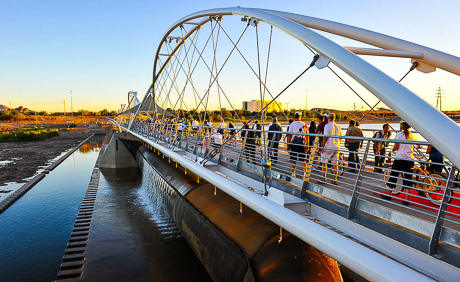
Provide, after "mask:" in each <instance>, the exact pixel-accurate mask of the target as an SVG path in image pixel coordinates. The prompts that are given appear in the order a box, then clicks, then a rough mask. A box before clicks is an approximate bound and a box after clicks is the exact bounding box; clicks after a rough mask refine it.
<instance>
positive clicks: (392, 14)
mask: <svg viewBox="0 0 460 282" xmlns="http://www.w3.org/2000/svg"><path fill="white" fill-rule="evenodd" d="M175 3H177V5H176V8H175V9H171V6H170V5H169V3H145V2H143V1H132V2H130V3H125V2H123V1H102V2H100V3H94V2H92V1H87V0H85V1H81V2H78V3H73V2H61V1H57V0H53V1H48V2H46V3H37V2H34V1H30V0H24V1H14V2H4V3H1V4H0V8H1V9H0V15H1V17H0V23H1V25H0V35H1V36H2V38H3V39H4V40H5V42H8V44H3V45H1V46H0V61H2V65H0V101H1V102H0V104H3V105H6V106H8V107H10V106H11V107H12V108H17V107H19V106H24V107H27V108H29V109H31V110H35V111H47V112H64V103H65V111H66V112H70V108H71V103H72V104H73V109H74V112H75V111H78V110H80V109H85V110H88V111H100V110H101V109H104V108H105V109H107V110H109V111H112V110H115V111H116V110H118V109H119V108H120V105H121V104H123V103H126V102H127V93H128V92H129V91H137V92H138V93H139V94H138V95H139V99H140V100H142V98H143V97H144V93H145V92H146V91H147V89H148V87H149V85H150V83H151V80H152V68H153V59H154V54H155V51H156V48H157V46H158V42H159V40H160V39H161V37H162V36H163V34H164V33H165V32H166V30H167V29H168V28H169V27H170V26H171V25H172V24H173V23H174V22H176V21H177V20H178V19H180V18H182V17H184V16H186V15H188V14H190V13H193V12H196V11H200V10H205V9H209V8H214V7H216V6H218V7H219V6H220V7H231V6H233V7H234V6H237V3H235V2H234V1H228V0H224V1H221V2H219V3H218V5H216V3H215V2H212V1H176V2H175ZM244 4H245V5H244V6H246V7H260V8H267V9H273V10H281V11H287V12H294V13H298V14H304V15H308V16H313V17H319V18H323V19H327V20H332V21H336V22H340V23H344V24H349V25H353V26H357V27H361V28H365V29H369V30H372V31H375V32H379V33H383V34H387V35H390V36H394V37H398V38H402V39H405V40H408V41H411V42H414V43H417V44H420V45H424V46H428V47H430V48H433V49H437V50H440V51H442V52H446V53H449V54H453V55H456V54H458V45H459V44H460V39H459V38H457V37H455V36H451V31H452V30H457V29H458V27H459V23H458V20H457V15H456V14H455V11H457V10H459V8H460V3H457V2H455V1H450V0H443V1H438V2H436V3H432V2H430V1H427V0H422V1H415V0H411V1H405V2H403V3H400V2H398V1H396V0H391V1H375V2H372V3H367V2H366V3H343V1H338V0H334V1H327V2H322V3H316V4H315V5H310V4H308V3H299V2H297V1H283V3H279V2H277V1H274V0H269V1H265V2H264V3H260V2H259V1H252V0H250V1H246V2H245V3H244ZM414 5H415V6H417V10H418V12H419V13H420V14H424V15H430V14H434V15H436V14H442V15H443V19H442V20H443V21H442V22H436V21H412V22H410V21H409V22H408V20H407V17H408V16H407V13H406V11H408V10H410V9H411V8H413V7H414ZM108 7H109V9H108ZM394 7H398V9H394ZM127 14H129V15H131V14H135V15H136V17H134V18H133V17H127ZM280 36H281V35H280ZM328 37H329V36H328ZM280 38H281V39H280ZM277 40H278V41H276V44H277V45H278V47H279V48H281V49H283V48H285V45H283V37H277ZM334 40H335V39H334ZM335 41H336V42H338V43H340V44H342V45H344V46H347V44H349V42H348V41H341V40H335ZM274 44H275V43H274ZM274 47H275V46H274ZM290 48H292V52H290V53H293V54H294V53H295V54H297V53H298V52H299V53H300V51H299V50H300V49H296V48H299V47H295V46H290ZM291 57H292V56H291ZM252 59H253V57H252ZM366 60H368V61H370V62H371V63H372V64H374V65H376V66H377V67H378V68H379V69H381V70H383V71H384V72H385V73H387V74H389V75H390V76H391V77H393V78H394V79H395V80H398V79H399V78H400V77H401V76H402V74H404V73H405V72H406V71H407V68H408V67H407V65H408V63H410V62H409V59H393V60H389V61H385V62H383V60H380V58H371V59H368V57H366ZM399 66H402V68H397V67H399ZM312 76H313V77H314V79H315V80H318V81H319V82H320V83H322V84H320V86H308V87H304V86H302V87H303V88H302V87H301V86H295V87H293V89H292V93H295V95H291V93H288V94H289V95H286V96H285V97H284V98H283V97H281V98H280V100H283V101H285V102H288V103H289V107H290V108H297V109H299V108H300V109H303V108H305V106H304V103H305V102H303V101H304V99H305V98H303V99H302V100H300V99H297V98H295V97H294V96H296V95H297V96H300V97H304V96H305V94H304V93H305V89H307V90H308V105H309V106H308V108H309V109H311V108H315V107H319V108H334V109H338V110H343V111H346V110H350V109H352V108H353V104H354V103H355V104H356V108H359V109H361V107H362V106H364V109H363V110H366V109H368V107H367V106H365V104H364V103H363V102H362V101H360V100H359V99H358V98H356V97H351V98H343V96H345V94H347V95H348V93H347V91H346V89H345V90H344V88H339V87H343V86H338V85H336V84H333V85H329V80H330V78H328V77H325V78H324V77H323V78H319V77H318V78H317V76H316V73H314V74H312ZM240 79H241V84H243V83H244V82H245V81H244V78H240ZM277 83H278V82H277V81H276V80H274V85H273V87H274V88H276V87H278V88H279V87H280V85H277ZM402 84H403V85H404V86H406V87H407V88H409V89H411V90H412V91H413V92H414V93H416V94H417V95H419V96H420V97H422V98H423V99H424V100H426V101H427V102H428V103H430V104H431V105H432V106H433V107H434V106H435V104H436V98H435V93H436V90H437V88H438V87H441V88H442V89H443V90H444V93H445V97H443V111H455V109H460V95H458V94H457V93H459V92H460V91H459V90H460V78H458V77H457V76H455V75H452V74H450V73H447V72H445V71H443V70H439V69H438V70H436V71H435V72H434V73H430V74H423V73H420V72H418V71H414V72H413V73H412V74H411V75H410V76H409V77H408V78H406V79H405V80H404V81H403V83H402ZM323 85H327V86H329V87H330V89H328V90H327V92H325V90H324V89H322V86H323ZM231 87H234V85H232V86H231ZM231 87H230V88H231ZM71 91H72V95H71V94H70V92H71ZM359 91H362V90H359ZM363 92H366V91H363ZM237 93H239V94H238V95H240V96H243V95H246V96H245V97H244V98H240V97H235V102H236V105H237V106H236V108H240V107H241V104H242V102H243V100H252V99H257V98H258V97H257V96H258V94H259V93H258V92H257V93H256V92H253V91H252V92H247V91H240V92H237ZM338 93H340V94H338ZM360 93H361V92H360ZM365 94H367V93H365ZM326 95H327V97H328V98H327V99H326V101H324V99H323V97H324V96H326ZM71 96H72V102H71ZM348 97H350V96H348ZM367 98H369V99H370V100H372V101H374V100H375V97H372V96H369V95H368V97H366V99H367ZM64 101H65V102H64ZM300 101H301V102H300ZM331 101H332V102H331ZM375 101H376V100H375ZM238 104H239V105H238ZM210 107H211V108H212V109H218V107H217V104H214V105H213V104H210ZM227 108H228V107H227Z"/></svg>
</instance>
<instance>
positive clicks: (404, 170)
mask: <svg viewBox="0 0 460 282" xmlns="http://www.w3.org/2000/svg"><path fill="white" fill-rule="evenodd" d="M400 128H401V131H400V132H398V133H396V136H395V140H407V141H418V140H417V139H416V138H415V137H414V135H413V134H412V133H411V132H410V130H409V129H410V128H411V127H410V125H409V124H408V123H407V122H405V121H401V122H400ZM414 147H416V148H418V149H420V147H421V146H420V145H413V144H404V143H395V144H394V146H393V149H392V151H393V152H396V156H395V161H394V162H393V166H392V167H391V174H390V179H389V180H388V182H387V183H386V187H387V189H389V190H390V191H391V190H394V189H395V188H396V181H397V177H399V175H400V174H402V175H403V176H404V180H403V189H402V190H403V191H406V193H405V194H406V195H405V199H404V200H403V202H402V203H403V204H405V205H409V201H408V200H409V194H410V187H412V186H413V185H414V182H413V181H412V173H411V172H412V167H413V166H414ZM380 197H382V198H384V199H386V200H391V197H390V196H388V195H385V194H380Z"/></svg>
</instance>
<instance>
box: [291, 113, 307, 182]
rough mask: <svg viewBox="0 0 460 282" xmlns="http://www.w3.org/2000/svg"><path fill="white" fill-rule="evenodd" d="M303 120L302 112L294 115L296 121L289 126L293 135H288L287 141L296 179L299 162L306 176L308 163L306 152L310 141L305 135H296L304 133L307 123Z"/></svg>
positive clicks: (293, 175)
mask: <svg viewBox="0 0 460 282" xmlns="http://www.w3.org/2000/svg"><path fill="white" fill-rule="evenodd" d="M301 118H302V113H301V112H296V113H295V114H294V119H295V121H294V122H292V123H291V124H290V125H289V128H288V131H287V132H289V133H291V134H287V141H288V146H289V148H288V149H289V158H290V159H291V169H292V175H291V176H292V177H295V176H296V174H295V169H296V166H297V161H300V162H301V163H302V167H303V171H304V174H305V171H306V163H305V152H306V148H307V147H306V145H308V139H305V136H303V135H296V133H302V132H303V128H304V126H305V123H303V122H302V121H301V120H300V119H301Z"/></svg>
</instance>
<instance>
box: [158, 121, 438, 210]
mask: <svg viewBox="0 0 460 282" xmlns="http://www.w3.org/2000/svg"><path fill="white" fill-rule="evenodd" d="M335 118H336V116H335V114H334V113H330V114H325V115H323V116H320V117H318V120H317V122H315V121H311V122H310V123H309V124H308V125H307V124H305V123H304V122H302V113H301V112H296V113H295V114H294V119H290V120H289V126H288V127H287V130H286V132H285V133H284V132H283V128H282V126H281V125H280V123H279V121H278V118H277V117H276V116H275V117H273V118H272V120H271V122H270V124H269V125H268V132H267V135H266V137H267V139H266V140H265V141H266V143H264V141H263V138H262V136H263V134H264V131H263V128H262V125H261V124H260V123H259V121H258V120H255V121H254V122H253V124H250V123H246V122H245V123H243V125H242V127H241V129H238V128H237V127H235V126H234V125H233V124H232V122H229V123H225V121H224V120H221V122H220V123H219V124H218V125H217V126H214V124H213V123H212V122H211V121H210V120H204V122H203V126H202V128H203V129H202V130H200V127H201V126H200V123H199V122H198V121H197V120H192V121H189V120H185V119H184V120H176V119H165V120H164V121H163V122H160V121H159V120H158V121H157V124H160V125H161V124H162V126H161V127H162V128H163V130H170V131H171V132H176V138H177V139H178V140H180V139H181V137H182V136H183V135H184V134H189V133H188V132H191V134H192V135H195V136H196V138H197V140H198V139H200V142H199V143H198V144H200V145H206V146H207V145H209V144H210V145H211V146H210V148H211V149H220V148H221V147H222V145H223V144H224V142H226V141H231V142H234V143H233V144H235V146H236V142H237V139H238V137H237V135H238V133H240V137H241V144H242V146H243V148H242V156H243V158H245V159H246V161H247V162H248V163H252V164H256V165H259V164H261V158H262V157H263V155H262V153H261V155H260V156H259V150H258V149H260V151H262V148H264V149H266V152H267V155H268V158H269V161H270V162H271V164H272V165H276V164H277V163H278V161H279V152H278V151H279V149H280V146H281V144H283V143H285V144H286V150H287V151H288V154H289V161H290V164H291V176H292V177H297V176H301V174H297V173H296V170H297V167H299V166H300V167H301V168H302V170H303V176H304V177H305V176H306V170H307V162H308V161H309V160H310V158H311V156H312V155H314V154H315V155H316V156H319V158H320V165H321V170H322V175H321V177H320V179H319V181H320V182H325V181H327V179H326V171H327V167H328V165H330V166H332V170H331V171H332V182H331V183H332V184H336V183H337V177H338V171H339V167H338V160H339V154H340V152H341V151H342V150H341V147H340V146H341V145H340V144H341V139H343V138H342V137H341V136H343V134H342V129H341V128H340V126H339V125H338V124H337V123H336V122H335ZM189 129H190V131H188V130H189ZM199 132H201V133H200V134H201V135H200V136H198V133H199ZM305 133H310V134H314V135H310V136H308V135H306V134H305ZM344 136H345V137H344V139H345V142H344V143H345V147H346V148H347V149H348V153H349V154H348V161H347V162H342V163H341V165H342V166H343V165H344V164H347V165H348V172H349V173H356V172H357V171H358V170H359V169H360V166H361V160H360V158H359V153H358V152H359V150H360V149H361V148H362V147H363V142H364V139H363V132H362V130H361V129H360V128H359V122H358V121H355V120H350V121H349V126H348V128H347V131H346V133H345V135H344ZM391 136H392V134H391V131H390V126H389V125H388V124H384V125H383V127H382V130H378V131H377V132H375V134H374V136H373V138H375V139H379V140H374V141H371V142H372V145H373V146H372V150H373V155H374V159H375V160H374V170H373V172H374V173H382V172H383V168H384V164H385V158H386V153H387V148H388V147H389V142H388V141H384V139H387V140H388V139H390V138H391ZM394 139H395V140H406V141H416V138H415V137H414V136H413V134H412V133H411V132H410V125H409V124H408V123H407V122H404V121H402V122H401V123H400V132H397V133H396V135H395V138H394ZM201 140H203V141H201ZM283 140H284V142H283ZM263 143H264V144H263ZM415 147H417V146H415V145H412V144H407V143H394V146H393V148H392V150H391V151H392V152H394V153H395V155H394V162H393V165H392V168H391V176H390V178H389V180H388V182H387V183H386V186H387V188H388V189H389V191H392V189H395V186H396V180H397V178H398V177H399V175H402V176H403V177H404V182H403V187H405V188H406V189H410V187H412V186H413V182H412V174H411V169H412V167H413V166H414V155H413V152H414V148H415ZM427 153H428V154H429V161H430V162H431V164H430V165H429V166H428V170H429V171H431V172H438V173H439V172H441V170H442V163H443V161H444V157H443V155H442V154H441V153H440V152H439V151H438V150H437V149H436V148H435V147H432V146H429V147H428V149H427ZM408 194H409V193H407V194H406V197H408ZM383 197H384V198H388V196H385V195H383ZM406 200H407V199H406ZM404 203H407V201H404Z"/></svg>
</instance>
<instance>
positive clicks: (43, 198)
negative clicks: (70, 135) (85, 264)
mask: <svg viewBox="0 0 460 282" xmlns="http://www.w3.org/2000/svg"><path fill="white" fill-rule="evenodd" d="M102 138H103V137H102V136H95V137H93V139H92V140H91V141H92V142H98V143H99V144H101V142H102V140H103V139H102ZM95 140H97V141H95ZM97 157H98V152H97V151H92V152H88V153H82V152H80V151H78V150H77V151H75V152H74V153H73V156H72V157H69V158H67V159H66V160H65V161H64V162H63V163H62V164H60V165H59V166H58V167H57V168H56V169H55V170H53V171H52V172H51V173H50V174H49V175H47V176H46V177H45V178H44V179H43V180H42V181H41V182H39V183H38V184H37V185H36V186H35V187H33V188H32V189H31V190H30V191H29V192H27V193H26V194H25V195H23V196H22V197H21V198H20V199H19V200H18V201H17V202H15V203H14V204H13V205H12V206H11V207H9V208H8V209H7V210H6V211H5V212H4V213H3V214H1V215H0V280H1V281H51V280H54V279H56V274H57V272H58V270H59V265H60V263H61V259H62V256H63V255H64V250H65V248H66V245H67V242H68V240H69V237H70V232H71V230H72V226H73V223H74V221H75V218H76V216H77V213H78V208H79V206H80V203H81V201H82V199H83V196H84V193H85V191H86V189H87V186H88V183H89V180H90V177H91V172H92V170H93V167H94V164H95V162H96V159H97Z"/></svg>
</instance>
